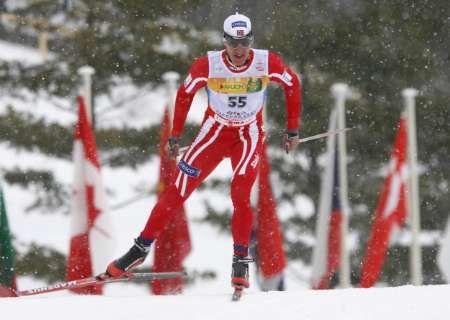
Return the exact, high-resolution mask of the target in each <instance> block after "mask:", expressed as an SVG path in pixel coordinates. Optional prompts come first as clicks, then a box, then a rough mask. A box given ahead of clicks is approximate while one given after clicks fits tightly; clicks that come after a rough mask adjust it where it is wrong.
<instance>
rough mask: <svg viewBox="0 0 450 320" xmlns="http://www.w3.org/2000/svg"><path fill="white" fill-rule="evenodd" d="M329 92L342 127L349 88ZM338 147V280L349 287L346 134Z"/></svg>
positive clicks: (336, 86) (343, 86)
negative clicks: (339, 209)
mask: <svg viewBox="0 0 450 320" xmlns="http://www.w3.org/2000/svg"><path fill="white" fill-rule="evenodd" d="M331 93H332V95H333V97H334V99H335V103H336V109H337V113H338V125H337V127H338V129H344V128H345V127H346V125H345V100H346V99H347V98H348V97H349V95H350V89H349V88H348V86H347V85H346V84H345V83H335V84H333V86H332V87H331ZM338 147H339V155H338V156H339V190H340V198H341V203H342V221H341V248H340V249H341V265H340V274H339V282H340V287H341V288H348V287H350V262H349V256H348V250H347V234H348V216H349V204H348V190H347V185H348V182H347V148H346V134H345V133H341V134H339V135H338Z"/></svg>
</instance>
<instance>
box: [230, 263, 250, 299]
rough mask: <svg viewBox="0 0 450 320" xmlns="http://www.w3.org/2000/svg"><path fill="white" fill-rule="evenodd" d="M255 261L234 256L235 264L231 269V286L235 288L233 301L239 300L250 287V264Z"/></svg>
mask: <svg viewBox="0 0 450 320" xmlns="http://www.w3.org/2000/svg"><path fill="white" fill-rule="evenodd" d="M254 261H255V260H253V259H251V258H248V257H241V256H237V255H233V264H232V267H231V268H232V271H231V285H232V286H233V288H234V293H233V297H232V300H233V301H237V300H239V299H240V298H241V296H242V291H243V290H244V288H248V287H249V286H250V283H249V272H248V264H249V263H250V262H254Z"/></svg>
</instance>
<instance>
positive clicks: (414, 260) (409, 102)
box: [402, 88, 422, 286]
mask: <svg viewBox="0 0 450 320" xmlns="http://www.w3.org/2000/svg"><path fill="white" fill-rule="evenodd" d="M417 93H418V91H417V90H416V89H413V88H407V89H404V90H403V91H402V95H403V98H404V100H405V106H406V110H407V114H408V165H409V171H410V174H409V179H410V183H409V184H408V185H409V186H410V190H408V193H409V196H408V200H409V201H410V203H409V204H408V208H409V210H410V212H409V215H410V222H411V236H412V238H411V248H410V251H411V253H410V267H411V282H412V284H413V285H416V286H419V285H421V284H422V253H421V247H420V243H419V235H420V211H419V210H420V208H419V183H418V173H417V137H416V110H415V108H416V102H415V97H416V96H417Z"/></svg>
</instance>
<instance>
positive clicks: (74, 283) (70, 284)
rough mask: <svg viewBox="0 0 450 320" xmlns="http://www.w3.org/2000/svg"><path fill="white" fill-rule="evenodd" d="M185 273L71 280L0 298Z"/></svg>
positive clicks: (2, 294)
mask: <svg viewBox="0 0 450 320" xmlns="http://www.w3.org/2000/svg"><path fill="white" fill-rule="evenodd" d="M186 276H187V274H186V272H148V273H145V272H142V273H129V274H127V275H126V276H123V277H102V275H99V276H96V277H89V278H84V279H78V280H71V281H67V282H61V283H57V284H55V285H51V286H48V287H41V288H34V289H29V290H23V291H16V290H12V289H8V290H0V297H22V296H32V295H37V294H43V293H49V292H55V291H61V290H69V289H78V288H84V287H88V286H95V285H101V284H105V283H113V282H126V281H151V280H161V279H171V278H179V277H186Z"/></svg>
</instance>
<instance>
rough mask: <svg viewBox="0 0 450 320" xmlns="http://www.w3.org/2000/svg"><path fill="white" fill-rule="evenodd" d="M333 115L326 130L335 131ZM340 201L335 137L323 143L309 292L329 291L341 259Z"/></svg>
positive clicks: (335, 120)
mask: <svg viewBox="0 0 450 320" xmlns="http://www.w3.org/2000/svg"><path fill="white" fill-rule="evenodd" d="M336 115H337V113H336V110H333V111H332V113H331V115H330V124H329V130H330V131H332V130H335V129H336V125H337V116H336ZM341 221H342V210H341V198H340V187H339V165H338V146H337V143H336V136H334V135H333V136H330V137H329V138H328V142H327V164H326V167H325V172H324V174H323V177H322V186H321V191H320V205H319V214H318V219H317V227H316V245H315V248H314V253H313V273H312V280H311V287H312V288H313V289H329V288H332V287H333V284H332V280H333V278H334V277H335V276H336V273H337V272H338V269H339V266H340V260H341V232H340V229H341Z"/></svg>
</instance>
